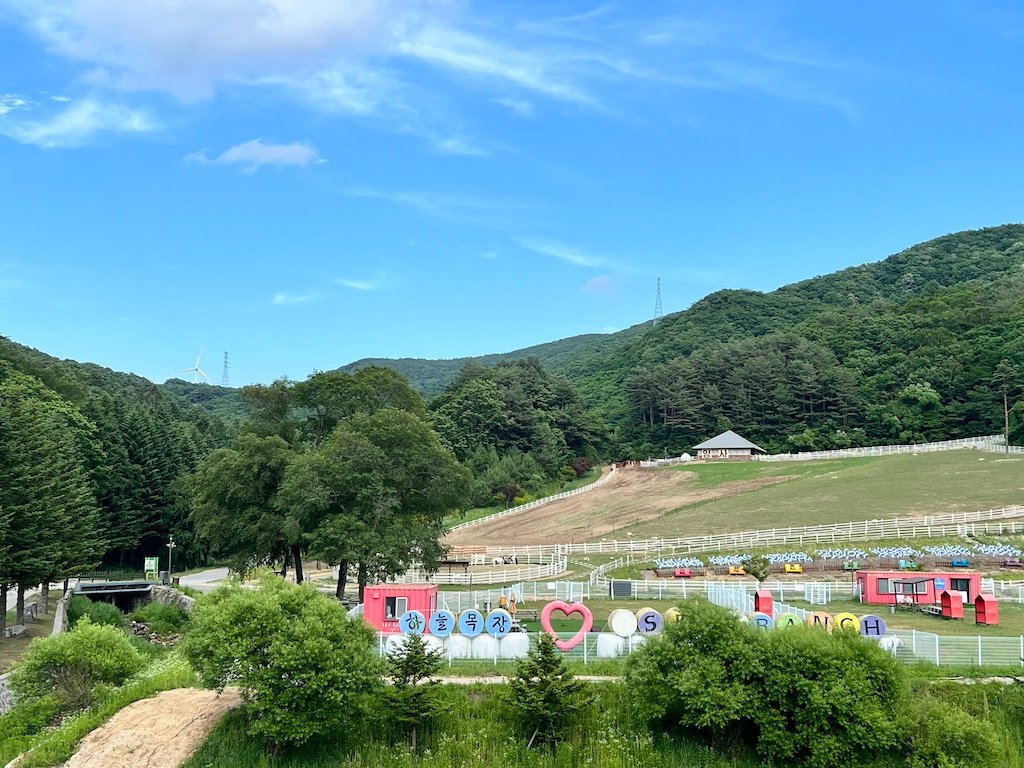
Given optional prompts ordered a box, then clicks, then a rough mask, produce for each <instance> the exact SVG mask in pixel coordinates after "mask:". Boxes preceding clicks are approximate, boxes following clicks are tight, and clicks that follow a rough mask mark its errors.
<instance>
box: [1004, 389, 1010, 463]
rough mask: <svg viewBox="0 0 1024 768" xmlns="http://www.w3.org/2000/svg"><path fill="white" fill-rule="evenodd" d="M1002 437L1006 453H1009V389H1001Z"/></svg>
mask: <svg viewBox="0 0 1024 768" xmlns="http://www.w3.org/2000/svg"><path fill="white" fill-rule="evenodd" d="M1003 437H1004V439H1005V443H1006V445H1005V448H1006V455H1007V456H1009V455H1010V397H1009V391H1008V390H1005V389H1004V390H1003Z"/></svg>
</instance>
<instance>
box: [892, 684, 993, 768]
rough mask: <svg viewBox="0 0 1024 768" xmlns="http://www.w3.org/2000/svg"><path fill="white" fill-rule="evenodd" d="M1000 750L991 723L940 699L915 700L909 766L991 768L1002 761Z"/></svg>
mask: <svg viewBox="0 0 1024 768" xmlns="http://www.w3.org/2000/svg"><path fill="white" fill-rule="evenodd" d="M1002 754H1003V749H1002V748H1001V746H1000V743H999V738H998V736H997V734H996V729H995V727H994V726H993V725H992V723H989V722H986V721H984V720H981V719H978V718H976V717H972V716H971V715H969V714H968V713H967V712H964V711H963V710H962V709H960V708H959V707H955V706H953V705H951V704H947V703H946V702H943V701H935V700H931V699H927V698H925V699H921V700H919V701H918V703H917V712H916V723H915V725H914V726H913V728H912V730H911V738H910V755H909V757H908V759H907V765H908V767H909V768H994V767H995V766H999V765H1004V763H1003V761H1002V760H1001V759H1000V758H1001V756H1002Z"/></svg>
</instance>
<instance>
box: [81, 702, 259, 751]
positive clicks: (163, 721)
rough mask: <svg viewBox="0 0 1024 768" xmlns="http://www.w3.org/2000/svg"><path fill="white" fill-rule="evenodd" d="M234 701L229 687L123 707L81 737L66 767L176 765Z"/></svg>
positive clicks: (199, 741) (198, 743) (206, 733)
mask: <svg viewBox="0 0 1024 768" xmlns="http://www.w3.org/2000/svg"><path fill="white" fill-rule="evenodd" d="M239 704H241V697H240V696H239V694H238V692H237V691H235V690H232V689H230V688H229V689H227V690H225V691H224V692H223V693H220V694H218V693H217V692H216V691H203V690H198V689H196V688H179V689H176V690H173V691H164V692H163V693H159V694H157V695H156V696H154V697H152V698H150V699H143V700H142V701H137V702H135V703H134V704H131V705H129V706H127V707H125V708H124V709H122V710H121V711H120V712H118V713H117V714H116V715H114V716H113V717H112V718H110V720H108V721H107V722H106V723H104V724H103V725H101V726H100V727H99V728H97V729H96V730H95V731H93V732H92V733H90V734H89V735H88V736H86V737H85V738H84V739H82V744H81V746H80V747H79V748H78V752H76V753H75V755H74V757H72V758H71V759H70V760H69V761H68V762H67V763H65V768H177V766H180V765H181V764H182V763H184V762H185V761H186V760H187V759H188V758H189V756H190V755H191V754H192V753H193V752H194V751H195V750H196V749H197V748H198V747H199V745H200V744H202V743H203V742H204V741H205V740H206V737H207V736H208V735H209V733H210V731H212V730H213V728H214V726H215V725H217V723H218V722H220V719H221V718H222V717H223V716H224V715H225V714H227V712H228V711H229V710H231V709H234V708H235V707H237V706H238V705H239Z"/></svg>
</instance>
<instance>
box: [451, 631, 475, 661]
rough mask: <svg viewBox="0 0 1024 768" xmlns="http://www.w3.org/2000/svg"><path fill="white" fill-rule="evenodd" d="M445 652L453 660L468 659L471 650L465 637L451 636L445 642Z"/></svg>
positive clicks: (468, 640)
mask: <svg viewBox="0 0 1024 768" xmlns="http://www.w3.org/2000/svg"><path fill="white" fill-rule="evenodd" d="M445 651H446V653H447V655H449V656H451V657H452V658H453V659H468V658H469V657H470V655H471V654H472V652H473V649H472V645H471V644H470V639H469V638H468V637H466V636H465V635H451V636H449V637H448V639H447V640H445Z"/></svg>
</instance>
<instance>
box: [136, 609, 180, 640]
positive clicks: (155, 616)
mask: <svg viewBox="0 0 1024 768" xmlns="http://www.w3.org/2000/svg"><path fill="white" fill-rule="evenodd" d="M132 618H133V619H135V621H139V622H142V623H143V624H145V625H146V627H147V628H148V629H149V631H150V632H155V633H156V634H158V635H173V634H176V633H179V632H181V631H182V630H183V629H184V628H185V625H186V624H188V619H189V615H188V611H186V610H185V609H184V608H182V607H181V606H180V605H166V604H164V603H156V602H150V603H146V604H145V605H142V606H139V607H138V608H136V609H135V610H134V611H133V612H132Z"/></svg>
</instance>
